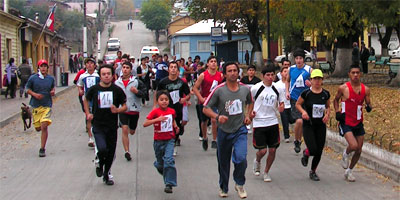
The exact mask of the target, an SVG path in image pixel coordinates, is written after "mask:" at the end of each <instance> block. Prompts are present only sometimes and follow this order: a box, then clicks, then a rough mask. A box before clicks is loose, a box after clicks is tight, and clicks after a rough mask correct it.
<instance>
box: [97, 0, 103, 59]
mask: <svg viewBox="0 0 400 200" xmlns="http://www.w3.org/2000/svg"><path fill="white" fill-rule="evenodd" d="M101 1H102V0H99V9H98V12H97V60H101V58H100V56H101V55H100V49H101V44H100V42H101V33H100V23H101V21H100V20H101V9H100V3H101Z"/></svg>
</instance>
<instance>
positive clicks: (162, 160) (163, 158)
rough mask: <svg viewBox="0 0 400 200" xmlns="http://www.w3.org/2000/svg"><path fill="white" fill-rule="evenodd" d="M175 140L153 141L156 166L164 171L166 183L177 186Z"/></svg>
mask: <svg viewBox="0 0 400 200" xmlns="http://www.w3.org/2000/svg"><path fill="white" fill-rule="evenodd" d="M174 144H175V140H174V139H171V140H155V141H154V143H153V147H154V153H155V155H156V161H154V167H156V168H157V170H158V171H163V178H164V184H165V185H170V186H173V187H176V186H177V184H176V168H175V158H174V156H173V154H174Z"/></svg>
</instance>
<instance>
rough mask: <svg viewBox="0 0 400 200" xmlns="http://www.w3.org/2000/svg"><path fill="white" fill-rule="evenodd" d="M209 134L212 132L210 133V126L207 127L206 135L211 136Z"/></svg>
mask: <svg viewBox="0 0 400 200" xmlns="http://www.w3.org/2000/svg"><path fill="white" fill-rule="evenodd" d="M211 132H212V131H211V126H207V134H208V135H211Z"/></svg>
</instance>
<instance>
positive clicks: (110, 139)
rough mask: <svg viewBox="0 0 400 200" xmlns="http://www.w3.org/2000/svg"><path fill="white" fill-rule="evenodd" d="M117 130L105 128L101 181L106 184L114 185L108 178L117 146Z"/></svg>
mask: <svg viewBox="0 0 400 200" xmlns="http://www.w3.org/2000/svg"><path fill="white" fill-rule="evenodd" d="M117 130H118V129H113V128H108V127H107V128H106V145H107V147H106V148H107V153H106V158H105V162H104V173H103V181H104V182H105V183H106V184H107V185H114V181H113V180H110V179H109V176H108V174H109V172H110V170H111V166H112V164H113V162H114V157H115V149H116V147H117Z"/></svg>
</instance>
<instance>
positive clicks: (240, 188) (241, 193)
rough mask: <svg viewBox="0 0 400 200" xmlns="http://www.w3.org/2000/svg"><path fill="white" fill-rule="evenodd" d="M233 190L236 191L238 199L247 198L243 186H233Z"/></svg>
mask: <svg viewBox="0 0 400 200" xmlns="http://www.w3.org/2000/svg"><path fill="white" fill-rule="evenodd" d="M235 190H236V191H237V193H238V195H239V197H240V198H241V199H244V198H247V192H246V190H245V189H244V187H243V185H237V184H236V185H235Z"/></svg>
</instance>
